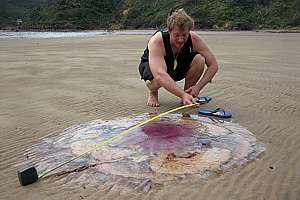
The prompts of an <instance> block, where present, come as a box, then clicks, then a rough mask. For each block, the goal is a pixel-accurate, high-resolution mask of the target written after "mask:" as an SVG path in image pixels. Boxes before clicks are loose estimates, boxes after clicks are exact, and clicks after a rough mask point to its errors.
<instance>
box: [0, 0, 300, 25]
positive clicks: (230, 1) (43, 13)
mask: <svg viewBox="0 0 300 200" xmlns="http://www.w3.org/2000/svg"><path fill="white" fill-rule="evenodd" d="M5 1H6V3H5V6H4V7H1V10H0V13H1V15H0V26H1V27H2V28H3V27H8V26H14V25H15V24H16V19H17V18H21V19H22V20H23V22H22V24H21V27H22V28H23V29H39V30H59V29H67V30H70V29H129V28H130V29H141V28H158V27H165V23H166V17H167V16H168V14H169V13H170V12H171V11H173V10H175V9H178V8H184V9H185V10H186V11H187V12H188V13H189V14H190V15H191V16H192V17H193V18H194V19H195V22H196V23H195V24H196V28H197V29H217V30H232V29H237V30H251V29H261V28H272V29H276V28H289V27H297V26H300V1H299V0H185V1H178V0H27V1H21V0H10V1H9V0H5ZM3 13H4V14H3ZM5 16H6V17H5Z"/></svg>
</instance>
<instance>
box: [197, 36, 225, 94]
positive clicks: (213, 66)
mask: <svg viewBox="0 0 300 200" xmlns="http://www.w3.org/2000/svg"><path fill="white" fill-rule="evenodd" d="M191 35H192V41H193V47H194V50H195V51H197V52H199V53H200V54H201V55H202V56H203V57H204V58H205V63H206V65H207V70H206V71H205V73H204V75H203V77H202V79H201V80H200V81H199V82H198V83H197V84H196V87H197V89H198V90H199V91H200V90H201V89H202V88H203V87H204V86H205V85H206V84H207V83H208V82H209V81H211V80H212V78H213V77H214V75H215V74H216V73H217V71H218V68H219V66H218V62H217V59H216V57H215V56H214V54H213V53H212V51H211V50H210V49H209V47H208V46H207V45H206V44H205V42H204V41H203V40H202V39H201V38H200V36H199V35H198V34H197V33H195V32H193V31H191Z"/></svg>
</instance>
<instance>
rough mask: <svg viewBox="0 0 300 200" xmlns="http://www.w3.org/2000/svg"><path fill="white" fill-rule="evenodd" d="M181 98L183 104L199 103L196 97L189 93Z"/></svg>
mask: <svg viewBox="0 0 300 200" xmlns="http://www.w3.org/2000/svg"><path fill="white" fill-rule="evenodd" d="M181 100H182V104H183V105H190V104H197V102H196V99H195V98H194V97H193V96H191V95H189V94H188V93H185V94H184V95H183V96H182V98H181Z"/></svg>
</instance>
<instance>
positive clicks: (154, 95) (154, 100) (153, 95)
mask: <svg viewBox="0 0 300 200" xmlns="http://www.w3.org/2000/svg"><path fill="white" fill-rule="evenodd" d="M147 105H148V106H151V107H159V102H158V91H155V92H150V93H149V97H148V102H147Z"/></svg>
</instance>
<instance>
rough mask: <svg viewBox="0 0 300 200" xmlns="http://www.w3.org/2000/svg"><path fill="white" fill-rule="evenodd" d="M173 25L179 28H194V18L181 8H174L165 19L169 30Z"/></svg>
mask: <svg viewBox="0 0 300 200" xmlns="http://www.w3.org/2000/svg"><path fill="white" fill-rule="evenodd" d="M175 26H177V27H179V28H189V30H192V29H193V28H194V20H193V18H192V17H190V16H189V15H188V14H186V12H185V11H184V10H183V9H178V10H175V11H174V12H173V13H172V14H171V15H169V16H168V19H167V27H168V30H169V31H171V30H172V29H173V28H174V27H175Z"/></svg>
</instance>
